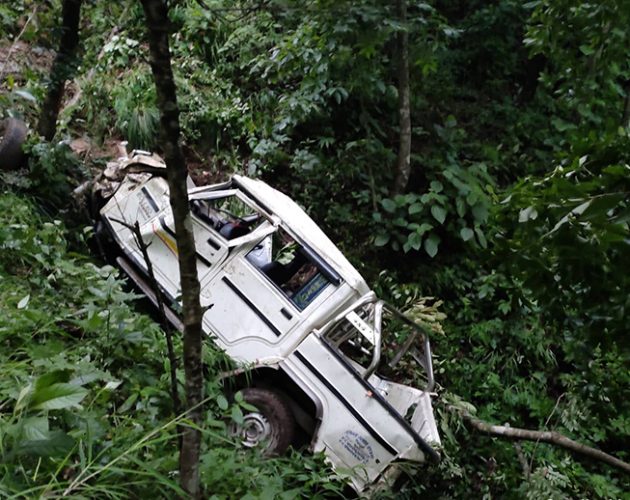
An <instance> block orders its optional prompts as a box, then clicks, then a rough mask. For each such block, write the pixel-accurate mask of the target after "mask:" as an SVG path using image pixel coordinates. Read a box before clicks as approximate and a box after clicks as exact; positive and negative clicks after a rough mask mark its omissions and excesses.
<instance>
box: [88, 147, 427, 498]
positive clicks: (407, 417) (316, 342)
mask: <svg viewBox="0 0 630 500" xmlns="http://www.w3.org/2000/svg"><path fill="white" fill-rule="evenodd" d="M164 168H165V165H164V163H163V162H162V160H161V159H160V158H159V157H157V156H155V155H152V156H151V155H149V154H148V153H145V152H134V153H132V154H131V155H130V156H129V157H126V158H123V159H121V160H119V161H118V162H115V163H113V164H110V165H109V167H108V169H107V170H106V172H105V178H104V179H103V181H102V182H101V189H102V190H103V192H104V196H105V199H106V202H105V204H104V206H103V208H102V209H101V210H100V220H101V223H102V225H103V228H102V229H104V230H105V231H106V232H107V233H108V234H109V235H110V236H111V237H112V238H113V239H114V240H115V243H116V245H117V246H118V247H119V248H120V250H122V252H121V253H122V255H121V256H120V257H118V259H117V261H118V263H119V265H120V266H121V267H122V268H123V269H124V271H125V272H126V273H127V274H128V275H129V276H130V277H131V278H132V279H133V281H135V282H136V284H137V285H138V286H139V287H140V288H141V289H142V290H143V291H144V292H145V293H146V294H147V296H149V298H151V299H152V300H153V301H154V302H155V294H154V291H153V290H152V289H151V286H150V284H149V280H148V278H147V266H146V263H145V261H144V259H143V254H142V252H141V249H140V248H138V244H137V242H136V240H135V238H134V234H133V233H132V231H131V226H132V225H134V224H135V223H136V222H138V224H139V229H140V231H141V233H142V237H143V239H144V242H145V244H146V245H147V246H148V247H147V251H148V255H149V259H150V260H151V262H152V267H153V270H154V274H155V277H156V281H157V283H158V285H159V287H160V288H161V292H162V294H163V295H164V296H165V297H166V299H167V302H168V301H170V303H171V305H175V306H176V305H177V303H178V296H179V294H180V290H179V270H178V263H177V244H176V240H175V231H174V224H173V216H172V212H171V207H170V203H169V190H168V185H167V181H166V180H165V178H164V176H163V175H160V171H163V169H164ZM189 197H190V208H191V213H192V224H193V231H194V237H195V242H196V250H197V269H198V276H199V281H200V284H201V296H200V299H201V305H202V307H204V308H205V313H204V316H203V330H204V332H205V333H206V334H207V335H208V338H209V339H211V340H212V342H214V343H215V344H216V345H217V346H218V347H219V348H220V349H222V350H224V351H225V352H226V353H227V354H228V355H229V356H230V357H231V358H232V359H233V360H235V361H236V362H237V363H238V365H239V366H241V367H242V368H241V369H239V370H237V371H236V372H234V373H231V374H230V376H232V377H236V380H237V384H238V387H237V388H238V389H240V390H241V393H242V395H243V398H244V400H245V401H246V402H247V403H249V404H250V405H252V406H253V407H255V408H257V411H246V412H245V414H244V423H243V424H242V425H240V426H236V424H234V425H233V432H234V434H235V435H236V436H238V439H239V440H241V441H242V443H243V444H244V445H245V446H249V447H252V446H259V447H261V448H262V449H263V451H264V452H265V453H267V454H280V453H282V452H284V451H285V450H286V449H287V448H288V447H289V446H291V445H292V444H296V442H302V443H308V444H309V446H310V449H311V450H312V451H315V452H320V451H323V452H324V454H325V456H326V457H327V459H328V460H329V461H330V463H331V464H332V465H333V467H334V468H335V469H336V470H338V471H340V472H342V473H345V474H347V475H348V477H349V479H350V481H351V483H352V486H353V487H354V488H355V489H356V490H357V491H359V492H361V491H363V490H365V489H366V488H368V487H369V486H370V485H371V484H372V483H375V482H376V481H378V480H380V479H382V478H387V477H390V476H393V475H395V473H394V471H395V470H396V469H397V463H399V462H404V461H412V462H424V461H426V460H427V459H429V458H432V459H437V458H438V453H437V451H436V447H438V446H439V443H440V438H439V435H438V431H437V428H436V423H435V420H434V416H433V411H432V406H431V399H430V392H431V391H432V390H433V386H434V379H433V369H432V364H431V350H430V346H429V338H428V335H427V333H426V331H425V330H424V329H423V327H422V326H420V325H418V324H416V323H414V322H413V321H412V320H410V319H409V318H407V317H406V316H405V315H404V314H402V313H401V312H399V311H398V310H396V309H395V308H393V307H392V306H390V305H389V304H387V303H386V302H384V301H383V300H380V299H379V298H378V297H377V296H376V295H375V293H374V292H373V291H371V290H370V288H369V287H368V285H367V284H366V282H365V281H364V279H363V278H362V277H361V275H360V274H359V273H358V272H357V271H356V269H355V268H354V267H353V266H352V265H351V264H350V263H349V262H348V260H347V259H346V258H345V257H344V256H343V255H342V253H341V252H340V251H339V250H338V249H337V247H336V246H335V245H334V244H333V243H332V242H331V241H330V240H329V239H328V238H327V237H326V235H325V234H324V233H323V232H322V230H321V229H320V228H319V227H318V226H317V225H316V224H315V222H313V220H311V219H310V218H309V216H308V215H307V214H306V213H305V212H304V211H303V210H302V209H301V208H300V207H299V206H298V205H297V204H296V203H295V202H294V201H292V200H291V199H290V198H289V197H287V196H285V195H284V194H282V193H280V192H279V191H277V190H275V189H273V188H271V187H270V186H268V185H267V184H266V183H264V182H262V181H260V180H254V179H250V178H247V177H243V176H240V175H234V176H233V177H232V179H231V180H230V181H228V182H224V183H221V184H215V185H210V186H202V187H194V185H193V184H192V181H189ZM176 310H178V307H177V306H176V307H174V308H170V309H169V310H168V312H167V314H168V318H169V320H170V321H171V322H172V323H173V324H174V325H175V326H176V327H179V328H181V322H180V319H179V318H178V316H177V313H176ZM394 334H396V335H394ZM403 360H404V363H402V362H403ZM401 363H402V364H404V365H405V366H406V367H407V368H408V367H409V366H410V364H414V365H417V367H416V368H415V370H416V371H417V372H418V373H420V372H422V373H423V378H422V381H423V383H424V386H423V387H420V388H416V387H412V386H409V385H405V384H403V383H400V382H395V381H394V380H393V378H394V377H395V375H396V368H397V367H398V365H399V364H401ZM300 436H301V441H300Z"/></svg>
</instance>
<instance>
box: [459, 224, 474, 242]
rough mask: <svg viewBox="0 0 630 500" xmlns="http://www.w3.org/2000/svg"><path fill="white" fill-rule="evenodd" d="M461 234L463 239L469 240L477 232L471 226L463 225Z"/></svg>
mask: <svg viewBox="0 0 630 500" xmlns="http://www.w3.org/2000/svg"><path fill="white" fill-rule="evenodd" d="M459 235H460V236H461V237H462V240H464V241H468V240H470V239H471V238H472V237H474V236H475V233H474V231H473V230H472V229H470V228H469V227H463V228H461V229H460V231H459Z"/></svg>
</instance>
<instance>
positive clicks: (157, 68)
mask: <svg viewBox="0 0 630 500" xmlns="http://www.w3.org/2000/svg"><path fill="white" fill-rule="evenodd" d="M141 1H142V6H143V8H144V13H145V16H146V20H147V28H148V38H149V49H150V53H151V69H152V71H153V78H154V80H155V87H156V90H157V98H158V106H159V109H160V133H161V143H162V148H163V150H164V159H165V161H166V166H167V177H168V184H169V189H170V201H171V207H172V209H173V217H174V220H175V233H176V236H177V238H176V239H177V249H178V259H179V273H180V280H181V281H180V283H181V291H182V315H183V323H184V371H185V374H186V407H187V410H188V412H189V418H190V420H191V421H192V424H193V425H192V426H187V427H185V428H184V432H183V436H182V444H181V449H180V454H179V470H180V479H181V485H182V488H183V489H184V490H185V491H186V492H188V493H189V494H190V495H191V497H193V498H199V497H200V489H199V449H200V440H201V433H200V432H199V431H198V430H196V428H198V426H201V420H202V419H201V408H200V404H201V401H202V389H203V373H202V365H201V319H202V309H201V305H200V303H199V279H198V276H197V265H196V260H197V259H196V254H195V241H194V236H193V232H192V220H191V216H190V210H189V208H188V190H187V187H186V176H187V170H186V164H185V161H184V156H183V153H182V150H181V147H180V145H179V138H180V128H179V109H178V107H177V98H176V93H175V81H174V79H173V70H172V68H171V56H170V49H169V40H168V37H169V29H170V23H169V20H168V7H167V5H166V2H165V1H164V0H141Z"/></svg>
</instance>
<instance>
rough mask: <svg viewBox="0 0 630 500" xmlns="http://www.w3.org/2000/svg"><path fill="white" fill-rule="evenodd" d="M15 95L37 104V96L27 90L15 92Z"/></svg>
mask: <svg viewBox="0 0 630 500" xmlns="http://www.w3.org/2000/svg"><path fill="white" fill-rule="evenodd" d="M13 93H14V94H15V95H17V96H19V97H21V98H22V99H26V100H27V101H31V102H36V101H37V99H35V96H34V95H33V94H31V93H30V92H27V91H26V90H14V91H13Z"/></svg>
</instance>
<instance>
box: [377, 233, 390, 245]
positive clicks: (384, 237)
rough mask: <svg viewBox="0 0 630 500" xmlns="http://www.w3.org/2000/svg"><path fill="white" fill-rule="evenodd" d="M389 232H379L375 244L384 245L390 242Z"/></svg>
mask: <svg viewBox="0 0 630 500" xmlns="http://www.w3.org/2000/svg"><path fill="white" fill-rule="evenodd" d="M389 238H390V236H389V234H386V233H383V234H377V235H376V237H375V238H374V245H376V246H377V247H382V246H385V245H387V243H388V242H389Z"/></svg>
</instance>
